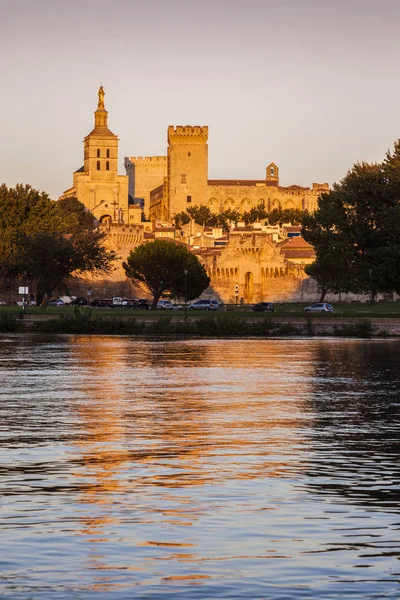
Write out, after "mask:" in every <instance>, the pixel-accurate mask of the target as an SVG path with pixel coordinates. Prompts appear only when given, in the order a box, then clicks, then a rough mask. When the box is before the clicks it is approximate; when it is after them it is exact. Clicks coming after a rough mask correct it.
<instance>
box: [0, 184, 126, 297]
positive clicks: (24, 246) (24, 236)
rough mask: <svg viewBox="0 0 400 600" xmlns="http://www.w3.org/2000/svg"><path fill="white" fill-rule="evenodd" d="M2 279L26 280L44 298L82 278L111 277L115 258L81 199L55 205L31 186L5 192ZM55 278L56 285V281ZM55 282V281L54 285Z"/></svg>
mask: <svg viewBox="0 0 400 600" xmlns="http://www.w3.org/2000/svg"><path fill="white" fill-rule="evenodd" d="M0 227H1V230H2V236H1V237H0V275H1V276H2V277H3V278H6V277H8V278H10V277H12V278H16V277H18V276H19V275H21V274H24V277H25V278H28V279H30V280H31V281H33V282H34V283H35V285H36V287H37V290H36V291H37V295H38V299H39V301H40V299H41V296H42V294H48V295H50V294H51V292H52V291H53V290H54V289H55V287H57V286H58V285H59V284H60V283H61V282H62V281H64V280H65V279H66V278H67V277H70V276H71V275H72V274H73V273H74V272H77V273H91V274H99V273H109V272H110V271H111V269H112V262H113V261H114V259H115V254H114V253H113V252H110V251H108V250H107V249H106V248H105V246H104V234H103V233H100V232H99V231H98V230H96V229H94V219H93V216H92V215H91V214H90V213H88V211H86V209H85V207H84V206H83V205H82V204H81V203H80V202H79V201H78V200H77V199H76V198H69V199H66V200H62V201H59V202H53V201H52V200H50V198H49V196H48V195H47V194H46V193H45V192H40V191H38V190H34V189H33V188H32V187H31V186H29V185H21V184H18V185H16V186H15V187H14V188H8V187H7V186H6V185H4V184H3V185H1V186H0ZM52 278H53V279H52ZM51 280H52V281H51Z"/></svg>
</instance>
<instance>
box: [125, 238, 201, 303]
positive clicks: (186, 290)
mask: <svg viewBox="0 0 400 600" xmlns="http://www.w3.org/2000/svg"><path fill="white" fill-rule="evenodd" d="M122 266H123V267H124V269H125V272H126V275H127V277H129V278H130V279H132V281H133V282H135V283H137V282H139V283H142V284H145V286H146V287H147V288H148V289H149V290H150V292H151V294H152V296H153V306H152V308H153V309H154V308H155V307H156V306H157V302H158V300H159V298H160V297H161V295H162V294H164V293H165V292H169V293H170V294H171V296H172V297H176V298H185V299H186V300H192V299H194V298H197V297H198V296H200V294H201V293H202V292H203V291H204V290H205V289H206V288H207V287H208V286H209V284H210V279H209V277H208V276H207V274H206V272H205V269H204V267H203V266H202V265H201V263H200V262H199V260H198V258H197V257H196V256H195V255H194V254H192V253H191V252H190V251H189V250H188V249H187V248H186V247H185V246H182V245H180V244H175V243H174V242H172V241H169V240H155V241H154V242H150V243H145V244H141V245H140V246H137V247H136V248H135V249H134V250H131V252H130V254H129V256H128V259H127V262H124V263H122ZM185 271H186V275H185Z"/></svg>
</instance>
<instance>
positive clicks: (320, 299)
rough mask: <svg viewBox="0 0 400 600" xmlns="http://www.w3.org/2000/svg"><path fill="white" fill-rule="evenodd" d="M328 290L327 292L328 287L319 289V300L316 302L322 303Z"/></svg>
mask: <svg viewBox="0 0 400 600" xmlns="http://www.w3.org/2000/svg"><path fill="white" fill-rule="evenodd" d="M328 290H329V288H328V287H323V288H322V289H321V295H320V297H319V300H318V302H323V301H324V300H325V296H326V294H327V293H328Z"/></svg>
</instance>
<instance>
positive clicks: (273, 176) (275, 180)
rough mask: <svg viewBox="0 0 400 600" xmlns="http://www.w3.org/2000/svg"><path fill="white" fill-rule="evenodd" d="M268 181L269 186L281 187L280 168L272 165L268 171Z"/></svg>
mask: <svg viewBox="0 0 400 600" xmlns="http://www.w3.org/2000/svg"><path fill="white" fill-rule="evenodd" d="M265 179H266V181H268V182H269V185H274V184H275V185H279V168H278V167H277V166H276V164H275V163H273V162H272V163H270V164H269V165H268V167H267V169H266V177H265Z"/></svg>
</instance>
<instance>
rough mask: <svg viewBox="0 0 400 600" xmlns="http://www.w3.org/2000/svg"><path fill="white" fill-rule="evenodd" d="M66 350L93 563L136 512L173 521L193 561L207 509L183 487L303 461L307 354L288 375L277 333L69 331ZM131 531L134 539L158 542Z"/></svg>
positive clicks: (282, 471) (288, 468) (266, 474)
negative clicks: (76, 376)
mask: <svg viewBox="0 0 400 600" xmlns="http://www.w3.org/2000/svg"><path fill="white" fill-rule="evenodd" d="M71 352H72V353H73V355H74V362H75V363H76V364H77V365H79V370H84V373H85V376H84V378H82V379H81V380H80V385H79V390H78V392H79V400H78V401H77V402H74V403H73V408H74V410H75V412H76V416H77V418H78V419H79V421H80V422H81V424H82V429H83V433H82V434H81V435H79V437H78V439H77V440H76V446H75V450H74V454H75V457H74V461H75V463H76V464H78V469H77V471H76V478H77V480H78V481H79V488H80V496H79V501H80V502H81V505H82V512H83V516H82V518H81V522H82V530H81V533H82V534H83V535H85V536H86V538H87V540H88V541H89V542H91V543H92V548H91V553H90V561H91V566H92V568H95V569H97V570H101V571H105V570H107V569H109V568H110V566H109V565H108V564H107V559H106V558H105V557H106V554H107V552H106V551H105V550H103V551H102V550H101V547H99V545H100V546H101V544H103V545H104V544H107V543H108V542H109V541H110V536H111V537H112V534H110V531H113V530H114V531H115V530H116V529H118V530H119V529H120V528H121V527H122V528H123V527H124V523H127V528H128V530H129V531H130V535H132V529H131V526H132V519H133V517H132V515H133V514H134V515H135V517H134V521H135V523H137V524H138V526H139V525H140V524H142V525H143V524H144V525H148V524H151V523H156V524H160V523H162V524H164V526H165V525H167V526H168V527H172V528H174V531H175V535H176V538H175V540H174V544H173V548H174V550H173V555H174V556H177V555H178V554H177V553H179V548H180V549H181V553H182V556H181V558H180V560H185V558H184V557H185V556H186V557H187V559H188V560H189V554H187V553H186V552H185V550H184V549H185V548H186V547H187V546H188V544H187V535H188V533H187V528H188V527H190V526H191V525H192V524H193V523H194V522H195V521H197V520H198V519H199V517H200V515H201V514H202V513H203V512H205V511H207V510H209V507H208V506H201V503H199V501H198V499H197V496H196V492H195V491H193V492H190V493H189V494H188V493H187V491H188V490H190V489H193V490H195V488H196V486H204V485H207V484H209V485H213V484H215V485H223V484H224V483H225V482H230V481H232V480H235V479H236V480H242V479H248V480H252V479H259V478H264V479H267V478H270V477H281V476H285V475H286V474H288V473H289V474H290V473H291V472H292V471H293V469H303V468H304V465H300V464H299V458H298V454H299V453H298V447H299V445H301V444H302V443H303V439H304V431H303V428H304V427H309V426H310V415H309V414H307V415H306V413H307V411H308V397H309V393H310V389H309V386H310V383H309V377H308V374H309V372H310V370H311V369H312V360H313V357H312V352H310V350H309V349H307V347H306V346H305V345H303V346H302V351H301V360H300V359H299V361H298V362H297V363H296V364H295V366H294V367H292V369H291V370H290V371H286V372H285V373H284V374H283V371H282V364H283V363H284V362H285V356H287V354H288V353H289V352H291V351H290V349H289V348H288V347H287V346H286V345H283V344H282V343H281V342H273V341H268V342H261V341H257V342H256V343H251V344H249V343H248V342H247V341H246V340H243V341H239V340H236V341H231V342H229V343H226V342H223V341H216V342H209V341H206V342H202V341H199V340H196V341H179V342H162V341H159V342H156V341H153V342H146V341H137V340H134V339H130V338H122V337H120V338H102V337H90V338H89V337H76V338H71ZM296 352H298V349H296ZM291 362H292V363H293V361H291ZM282 375H284V377H283V376H282ZM77 453H78V456H76V454H77ZM150 529H151V530H156V531H158V532H159V531H160V529H159V527H150ZM176 531H179V533H178V534H177V533H176ZM136 535H137V536H138V538H137V539H136V540H135V542H134V544H135V545H139V546H146V545H147V546H149V545H150V547H153V548H154V547H158V545H160V544H161V542H160V541H159V540H154V539H151V538H150V537H148V538H140V534H139V533H137V534H136ZM102 575H103V574H102ZM97 583H98V585H108V584H106V583H105V582H104V581H103V580H102V579H101V580H100V578H99V580H98V582H97Z"/></svg>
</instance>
